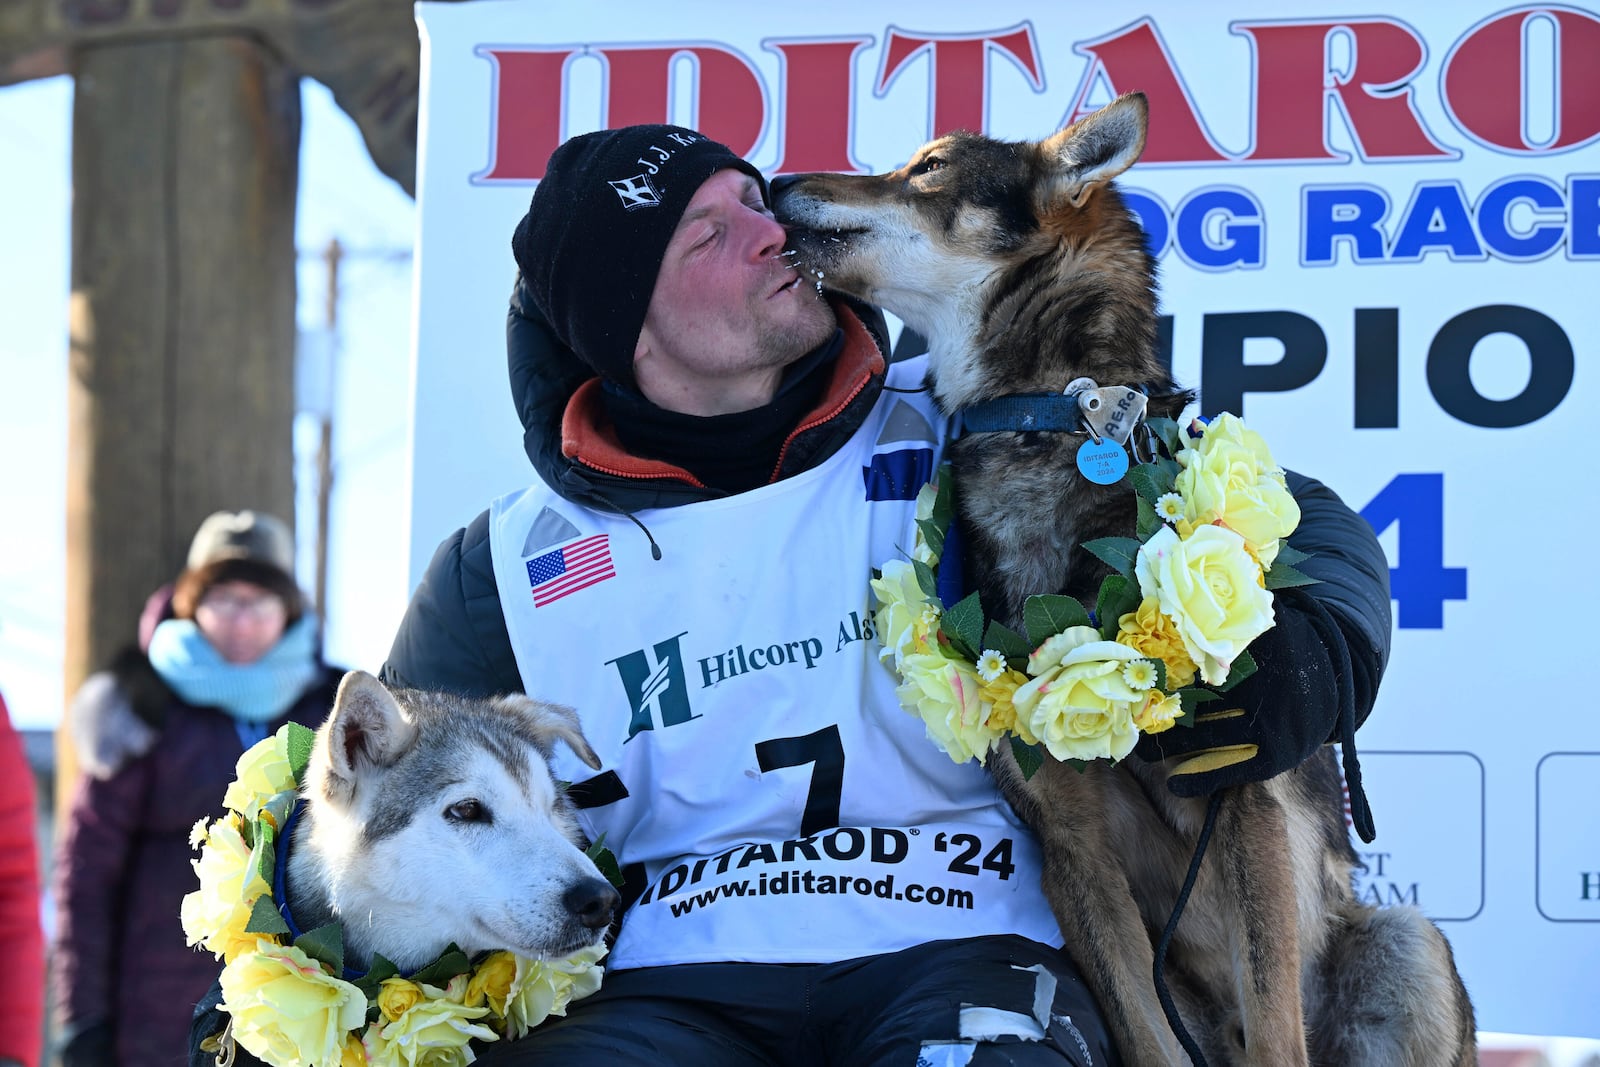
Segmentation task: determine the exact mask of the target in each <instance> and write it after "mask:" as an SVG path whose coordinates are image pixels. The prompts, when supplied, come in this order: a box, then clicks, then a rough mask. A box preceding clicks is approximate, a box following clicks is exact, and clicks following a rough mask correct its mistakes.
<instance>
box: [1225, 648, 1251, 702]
mask: <svg viewBox="0 0 1600 1067" xmlns="http://www.w3.org/2000/svg"><path fill="white" fill-rule="evenodd" d="M1254 673H1256V661H1255V659H1254V658H1253V657H1252V656H1251V655H1250V653H1249V652H1248V651H1245V652H1240V653H1239V654H1238V655H1237V656H1235V657H1233V663H1232V665H1230V667H1229V668H1228V677H1227V678H1226V679H1225V680H1224V681H1223V683H1222V684H1221V685H1219V686H1217V692H1219V693H1226V692H1227V691H1228V690H1230V689H1232V688H1233V687H1234V686H1236V685H1238V684H1239V683H1240V682H1242V681H1244V680H1245V679H1246V678H1248V677H1250V676H1251V675H1252V674H1254Z"/></svg>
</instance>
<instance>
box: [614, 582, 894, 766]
mask: <svg viewBox="0 0 1600 1067" xmlns="http://www.w3.org/2000/svg"><path fill="white" fill-rule="evenodd" d="M687 635H688V631H687V630H685V631H683V632H681V633H676V634H673V635H672V636H671V637H669V638H667V639H665V640H663V641H657V642H656V643H655V644H653V645H651V646H650V647H649V648H648V649H644V648H641V649H636V650H634V651H632V652H630V653H628V654H627V655H626V656H618V657H617V658H616V659H613V660H607V661H606V662H607V663H609V664H611V665H612V666H614V667H616V669H617V677H618V679H620V680H621V682H622V688H623V690H624V691H625V692H626V693H627V695H628V704H629V707H630V708H631V709H632V714H631V716H630V718H629V720H628V740H632V739H633V737H634V735H636V734H638V733H640V732H641V731H644V730H655V729H658V728H659V729H665V728H667V727H669V726H680V725H682V724H683V723H686V722H689V721H690V720H692V719H698V718H699V717H700V716H699V715H698V714H697V713H696V712H695V711H694V709H693V707H692V706H691V705H690V703H689V679H690V677H691V675H690V673H689V672H688V671H686V670H685V668H684V663H685V661H684V656H683V646H682V645H681V644H680V639H681V638H683V637H685V636H687ZM875 636H876V635H875V634H874V632H873V629H872V613H871V612H870V611H867V610H861V611H851V612H849V613H847V614H846V615H845V617H844V618H842V619H840V620H839V623H838V627H837V630H836V632H835V634H834V638H833V648H832V650H831V651H832V652H839V651H841V650H843V649H844V648H845V647H846V646H847V645H851V644H854V643H856V642H857V641H867V640H869V639H871V638H873V637H875ZM829 651H830V650H829V649H828V647H827V644H826V643H825V642H824V641H823V639H822V638H820V637H817V636H814V635H807V636H805V637H791V638H783V639H780V640H776V641H768V642H765V643H762V642H760V641H749V642H746V641H740V642H738V643H736V644H735V645H733V646H732V647H731V648H728V649H727V650H725V651H720V652H713V653H712V654H711V655H709V656H701V657H699V658H697V659H696V660H695V668H696V669H695V672H694V674H693V677H694V678H695V679H697V680H698V682H699V685H700V688H701V689H709V688H711V687H712V686H716V685H721V684H723V683H725V682H731V681H733V680H734V679H736V678H739V677H741V676H743V675H747V674H751V673H753V672H757V671H767V670H804V671H809V670H815V669H816V667H817V665H818V664H819V663H820V662H821V660H822V659H823V658H824V657H825V656H826V655H827V654H828V653H829Z"/></svg>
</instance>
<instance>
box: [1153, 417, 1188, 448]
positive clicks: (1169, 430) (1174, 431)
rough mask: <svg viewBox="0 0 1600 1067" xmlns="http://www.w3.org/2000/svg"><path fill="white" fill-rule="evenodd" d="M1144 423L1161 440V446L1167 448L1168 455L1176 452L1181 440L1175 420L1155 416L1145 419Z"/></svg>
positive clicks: (1181, 443)
mask: <svg viewBox="0 0 1600 1067" xmlns="http://www.w3.org/2000/svg"><path fill="white" fill-rule="evenodd" d="M1144 423H1145V425H1146V426H1148V427H1150V429H1151V430H1152V431H1153V432H1154V433H1155V435H1156V439H1157V440H1159V441H1160V442H1161V446H1162V447H1163V448H1165V449H1166V450H1167V454H1168V455H1169V456H1175V455H1177V454H1178V449H1180V448H1182V447H1183V440H1182V438H1181V437H1180V435H1179V431H1178V424H1177V423H1176V422H1174V421H1173V420H1172V419H1166V418H1161V417H1160V416H1157V417H1155V418H1152V419H1145V420H1144Z"/></svg>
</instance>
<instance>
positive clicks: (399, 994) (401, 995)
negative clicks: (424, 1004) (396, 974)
mask: <svg viewBox="0 0 1600 1067" xmlns="http://www.w3.org/2000/svg"><path fill="white" fill-rule="evenodd" d="M422 996H423V993H422V987H421V986H419V985H417V983H415V982H412V981H409V980H407V979H405V978H385V979H384V980H383V981H382V982H380V983H378V1010H379V1011H380V1012H382V1013H383V1017H384V1018H385V1019H388V1020H389V1021H390V1022H394V1021H395V1020H396V1019H398V1018H400V1016H402V1015H404V1014H405V1013H406V1012H408V1011H410V1010H411V1008H412V1007H413V1006H414V1005H415V1004H416V1003H417V1001H419V1000H421V999H422Z"/></svg>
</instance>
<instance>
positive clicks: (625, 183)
mask: <svg viewBox="0 0 1600 1067" xmlns="http://www.w3.org/2000/svg"><path fill="white" fill-rule="evenodd" d="M704 140H705V137H703V136H701V135H698V134H693V133H674V132H670V131H669V132H667V134H666V138H665V143H664V144H653V145H650V146H648V147H647V148H646V149H645V151H644V155H642V156H640V157H639V160H638V162H639V165H640V166H641V167H643V168H644V170H642V171H640V172H639V173H638V174H635V175H633V176H632V177H630V178H623V179H621V180H620V181H608V182H606V184H607V185H609V186H611V188H612V189H614V190H615V191H616V194H617V196H618V197H619V198H620V199H621V200H622V206H623V207H624V208H625V209H627V210H628V211H637V210H638V209H639V208H642V207H660V206H661V193H660V191H659V190H657V189H656V185H655V182H653V181H651V180H650V179H651V178H652V177H654V176H655V175H657V174H660V173H661V168H662V167H664V166H666V164H667V161H668V160H670V159H671V158H672V157H673V156H674V155H676V154H677V151H678V149H680V148H688V147H689V146H690V145H693V144H697V143H699V142H700V141H704Z"/></svg>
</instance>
